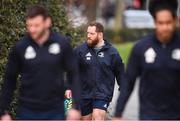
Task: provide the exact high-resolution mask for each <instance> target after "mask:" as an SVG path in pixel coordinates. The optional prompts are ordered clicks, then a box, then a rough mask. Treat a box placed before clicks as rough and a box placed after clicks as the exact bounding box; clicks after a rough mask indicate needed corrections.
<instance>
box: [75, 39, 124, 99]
mask: <svg viewBox="0 0 180 121" xmlns="http://www.w3.org/2000/svg"><path fill="white" fill-rule="evenodd" d="M97 51H98V52H96V51H95V50H94V48H90V47H89V46H88V45H87V43H86V42H85V43H83V44H82V45H80V46H79V47H77V48H76V49H75V53H76V55H77V58H78V63H79V68H80V79H81V81H82V83H81V84H82V98H83V99H101V100H105V101H108V102H110V101H111V100H112V96H113V91H114V84H115V79H116V81H117V83H118V85H119V84H120V81H121V78H122V75H123V74H124V64H123V62H122V59H121V57H120V55H119V53H118V51H117V50H116V49H115V48H114V47H113V46H112V45H111V44H110V43H109V42H107V41H105V45H104V46H103V47H102V48H101V49H99V50H97Z"/></svg>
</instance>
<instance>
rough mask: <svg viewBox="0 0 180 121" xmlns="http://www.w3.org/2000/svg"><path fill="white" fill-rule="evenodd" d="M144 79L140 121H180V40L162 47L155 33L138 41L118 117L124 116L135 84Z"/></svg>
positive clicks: (120, 101)
mask: <svg viewBox="0 0 180 121" xmlns="http://www.w3.org/2000/svg"><path fill="white" fill-rule="evenodd" d="M137 77H140V87H139V88H140V90H139V96H140V118H142V119H144V117H150V118H147V119H159V120H163V119H180V36H179V34H178V33H175V34H174V36H173V38H172V41H171V42H169V43H167V44H161V43H160V42H159V40H158V39H157V38H156V34H155V33H152V34H150V35H148V36H146V37H145V38H143V39H142V40H140V41H138V42H137V43H136V44H135V46H134V48H133V49H132V52H131V55H130V58H129V62H128V66H127V70H126V74H125V78H124V79H123V81H121V82H122V83H121V93H120V96H119V99H118V105H117V108H116V114H115V115H116V116H117V117H119V116H122V112H123V110H124V107H125V105H126V103H127V100H128V98H129V96H130V94H131V93H132V91H133V88H134V84H135V81H136V79H137Z"/></svg>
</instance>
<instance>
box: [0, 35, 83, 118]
mask: <svg viewBox="0 0 180 121" xmlns="http://www.w3.org/2000/svg"><path fill="white" fill-rule="evenodd" d="M64 72H68V73H70V74H71V76H72V80H69V81H70V82H69V83H70V84H71V85H73V86H72V87H71V88H72V91H73V96H74V101H75V105H76V107H75V108H79V102H80V99H81V98H80V83H79V82H80V80H79V73H78V72H79V71H78V65H77V59H76V58H75V55H74V54H73V50H72V48H71V46H70V43H69V42H68V40H67V39H66V38H65V37H63V36H61V35H59V34H57V33H53V32H51V33H50V36H49V38H48V40H47V41H46V42H45V43H44V44H43V45H38V44H37V43H35V42H34V41H33V40H32V39H31V37H30V36H28V35H27V36H25V37H23V38H22V39H21V40H19V41H18V42H17V43H16V44H15V46H14V47H13V48H12V49H11V52H10V55H9V59H8V63H7V67H6V72H5V76H4V84H3V87H2V91H1V97H0V114H1V115H3V114H4V113H5V111H6V110H8V107H9V105H10V102H11V99H12V96H13V92H14V90H15V89H16V82H17V77H18V75H20V81H21V87H20V95H19V97H18V100H19V101H18V103H19V105H20V106H26V107H27V108H30V109H34V110H49V109H53V108H57V107H58V106H60V107H61V108H63V104H64V103H63V101H64V90H65V87H64Z"/></svg>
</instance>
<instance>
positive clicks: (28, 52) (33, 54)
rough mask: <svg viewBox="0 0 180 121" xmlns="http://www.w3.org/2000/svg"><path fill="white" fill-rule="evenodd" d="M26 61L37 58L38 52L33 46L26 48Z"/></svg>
mask: <svg viewBox="0 0 180 121" xmlns="http://www.w3.org/2000/svg"><path fill="white" fill-rule="evenodd" d="M24 57H25V59H34V58H35V57H36V51H35V50H34V48H33V47H32V46H28V47H27V48H26V51H25V54H24Z"/></svg>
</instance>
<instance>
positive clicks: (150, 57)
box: [144, 48, 156, 63]
mask: <svg viewBox="0 0 180 121" xmlns="http://www.w3.org/2000/svg"><path fill="white" fill-rule="evenodd" d="M144 57H145V61H146V63H154V62H155V58H156V52H155V51H154V49H153V48H149V49H148V50H147V51H146V52H145V53H144Z"/></svg>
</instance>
